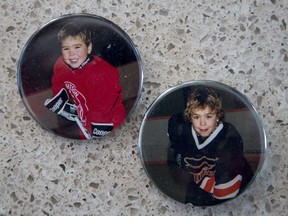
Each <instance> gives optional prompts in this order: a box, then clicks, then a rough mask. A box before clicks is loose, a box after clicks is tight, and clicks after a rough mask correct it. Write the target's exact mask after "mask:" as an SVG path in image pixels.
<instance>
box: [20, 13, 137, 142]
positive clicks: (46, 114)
mask: <svg viewBox="0 0 288 216" xmlns="http://www.w3.org/2000/svg"><path fill="white" fill-rule="evenodd" d="M142 83H143V70H142V63H141V59H140V55H139V52H138V50H137V48H136V46H135V45H134V43H133V42H132V40H131V39H130V38H129V36H128V35H127V34H126V33H125V32H124V31H123V30H122V29H121V28H120V27H119V26H117V25H116V24H114V23H112V22H111V21H109V20H106V19H104V18H102V17H98V16H95V15H90V14H75V15H65V16H62V17H59V18H57V19H54V20H52V21H50V22H48V23H46V24H45V25H44V26H43V27H41V28H40V29H39V30H38V31H36V32H35V33H34V34H33V35H32V37H31V38H30V39H29V41H28V42H27V44H26V45H25V47H24V49H23V51H22V53H21V56H20V61H19V65H18V86H19V92H20V95H21V97H22V99H23V102H24V104H25V106H26V107H27V109H28V110H29V112H30V113H31V115H32V116H33V117H34V118H35V119H36V121H37V122H38V123H39V124H40V125H41V126H42V127H43V128H44V129H46V130H48V131H52V132H54V133H56V134H57V135H60V136H63V137H67V138H73V139H92V138H96V137H103V136H105V135H107V134H109V133H110V132H112V131H113V130H115V129H116V128H118V127H119V126H120V125H122V124H123V122H124V121H125V119H126V118H127V117H128V116H129V115H130V114H131V113H132V112H133V110H134V108H135V106H136V105H137V102H138V100H139V98H140V94H141V89H142Z"/></svg>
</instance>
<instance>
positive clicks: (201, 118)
mask: <svg viewBox="0 0 288 216" xmlns="http://www.w3.org/2000/svg"><path fill="white" fill-rule="evenodd" d="M191 119H192V125H193V128H194V130H195V131H196V132H197V133H199V134H200V136H202V137H208V136H209V135H210V134H211V133H212V132H213V131H214V130H215V129H216V127H217V121H218V119H217V116H216V113H215V112H214V111H212V110H211V109H210V107H208V106H206V107H205V108H204V109H195V110H193V112H192V114H191Z"/></svg>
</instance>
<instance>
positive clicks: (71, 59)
mask: <svg viewBox="0 0 288 216" xmlns="http://www.w3.org/2000/svg"><path fill="white" fill-rule="evenodd" d="M58 40H59V42H60V44H61V53H62V55H61V56H60V57H59V58H58V59H57V61H56V63H55V64H54V74H53V77H52V86H51V89H52V92H53V95H52V98H50V99H47V100H46V101H45V106H46V107H47V108H48V109H49V110H50V111H52V112H54V113H57V114H58V115H60V116H62V117H65V118H66V119H68V120H70V121H75V122H76V123H77V124H78V126H79V128H80V131H81V136H82V137H83V138H86V139H91V138H94V137H101V136H104V135H107V134H108V133H110V132H111V131H112V130H113V129H116V128H117V127H118V126H119V125H120V124H121V123H123V121H124V120H125V118H126V111H125V108H124V105H123V103H122V88H121V86H120V84H119V74H118V71H117V68H115V67H113V66H112V65H111V64H109V63H108V62H107V61H105V60H104V59H102V58H100V57H98V56H96V55H92V54H91V51H92V46H93V44H92V39H91V32H90V31H89V29H87V28H85V27H84V26H83V25H79V24H77V23H68V24H66V25H65V26H63V28H62V29H61V30H60V31H59V33H58Z"/></svg>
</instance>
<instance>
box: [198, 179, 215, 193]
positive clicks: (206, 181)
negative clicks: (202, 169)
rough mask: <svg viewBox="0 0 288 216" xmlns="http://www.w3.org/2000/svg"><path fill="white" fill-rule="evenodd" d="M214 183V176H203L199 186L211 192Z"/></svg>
mask: <svg viewBox="0 0 288 216" xmlns="http://www.w3.org/2000/svg"><path fill="white" fill-rule="evenodd" d="M214 184H215V177H211V178H209V177H205V178H204V179H203V181H202V183H201V185H200V188H202V189H203V190H205V191H207V192H209V193H213V190H214Z"/></svg>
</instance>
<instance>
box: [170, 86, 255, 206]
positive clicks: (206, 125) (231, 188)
mask: <svg viewBox="0 0 288 216" xmlns="http://www.w3.org/2000/svg"><path fill="white" fill-rule="evenodd" d="M223 119H224V112H223V110H222V108H221V100H220V98H219V97H218V95H217V94H216V92H215V91H213V90H212V89H210V88H204V87H203V88H199V89H197V90H195V91H194V92H192V94H191V95H190V97H189V98H188V101H187V106H186V108H185V110H184V114H183V113H180V114H176V115H174V116H172V117H171V118H170V120H169V126H168V134H169V139H170V141H171V149H172V152H173V155H174V160H175V164H176V166H177V167H178V168H180V169H181V170H183V171H184V172H185V173H188V174H189V175H190V176H191V178H189V179H190V180H189V183H188V185H187V194H186V203H192V204H194V205H202V206H205V205H214V204H218V203H221V202H223V201H225V200H227V199H230V198H233V197H235V196H236V195H237V194H239V192H241V190H242V189H243V187H245V186H246V185H247V184H248V183H249V182H250V180H251V178H252V177H253V171H252V170H251V168H250V165H249V164H248V163H247V161H246V159H245V158H244V156H243V141H242V138H241V136H240V134H239V133H238V132H237V130H236V128H235V127H234V126H233V125H231V124H229V123H228V122H223Z"/></svg>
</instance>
